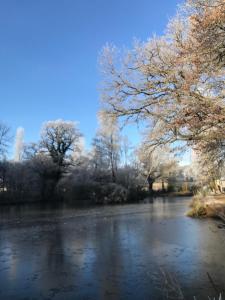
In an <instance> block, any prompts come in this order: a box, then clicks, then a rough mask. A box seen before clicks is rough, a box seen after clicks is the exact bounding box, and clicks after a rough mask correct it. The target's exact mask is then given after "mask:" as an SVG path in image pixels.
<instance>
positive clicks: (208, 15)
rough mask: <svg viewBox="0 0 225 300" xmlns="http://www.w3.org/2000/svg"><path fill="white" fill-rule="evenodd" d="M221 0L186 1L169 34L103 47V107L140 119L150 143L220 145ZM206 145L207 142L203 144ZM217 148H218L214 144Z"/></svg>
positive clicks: (224, 24) (224, 14) (224, 10)
mask: <svg viewBox="0 0 225 300" xmlns="http://www.w3.org/2000/svg"><path fill="white" fill-rule="evenodd" d="M224 28H225V3H224V0H207V1H202V0H189V1H187V3H186V5H185V6H184V7H183V9H182V10H180V12H179V13H178V16H177V17H176V18H175V19H174V20H172V21H171V22H170V24H169V27H168V33H167V34H165V35H164V36H162V37H160V38H157V37H156V38H152V39H149V40H148V41H146V42H143V43H136V44H135V45H134V47H133V49H131V50H130V51H127V52H125V53H123V52H122V51H120V50H118V49H116V48H115V47H113V46H106V47H105V49H104V50H103V54H102V59H101V64H102V67H103V78H104V79H103V90H102V102H103V108H104V109H105V111H106V112H107V113H108V114H109V115H110V116H115V117H122V118H126V120H127V119H128V120H132V119H133V120H135V121H144V122H146V123H147V125H148V130H149V132H150V134H149V142H150V143H151V144H152V146H155V145H157V146H160V145H165V144H169V143H170V144H171V143H175V142H177V141H183V142H185V145H191V146H192V147H198V148H199V149H200V148H201V147H203V148H202V149H203V150H204V147H208V148H210V147H209V144H210V143H211V141H212V140H216V144H217V145H220V144H221V141H223V140H224V139H225V135H224V126H225V106H224V95H225V91H224V83H225V82H224V78H225V73H224V70H225V68H224V66H225V65H224V57H225V56H224V54H225V51H224V39H225V30H224ZM208 143H209V144H208ZM218 150H219V151H220V150H221V149H219V148H218Z"/></svg>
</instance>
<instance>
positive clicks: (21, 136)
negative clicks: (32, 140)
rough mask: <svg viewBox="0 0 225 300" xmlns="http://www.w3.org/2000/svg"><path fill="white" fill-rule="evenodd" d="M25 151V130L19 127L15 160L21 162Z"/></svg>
mask: <svg viewBox="0 0 225 300" xmlns="http://www.w3.org/2000/svg"><path fill="white" fill-rule="evenodd" d="M23 149H24V128H22V127H19V128H17V131H16V138H15V148H14V160H15V161H17V162H18V161H21V159H22V155H23Z"/></svg>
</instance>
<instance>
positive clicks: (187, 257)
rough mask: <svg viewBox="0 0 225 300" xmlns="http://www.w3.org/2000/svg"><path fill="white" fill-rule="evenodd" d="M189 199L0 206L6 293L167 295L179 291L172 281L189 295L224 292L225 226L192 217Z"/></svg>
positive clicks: (1, 275) (154, 299)
mask: <svg viewBox="0 0 225 300" xmlns="http://www.w3.org/2000/svg"><path fill="white" fill-rule="evenodd" d="M189 203H190V198H185V197H182V198H179V197H177V198H156V199H154V201H153V203H145V204H144V203H143V204H129V205H128V204H127V205H115V206H99V207H92V208H74V207H66V206H64V207H45V208H43V207H40V206H36V205H20V206H9V207H8V206H2V207H0V299H2V300H17V299H21V300H22V299H24V300H25V299H26V300H28V299H32V300H34V299H37V300H39V299H43V300H47V299H48V300H49V299H54V300H58V299H65V300H70V299H71V300H76V299H129V300H131V299H139V300H141V299H146V300H147V299H151V300H158V299H159V300H162V299H164V296H165V295H166V293H169V296H168V299H169V297H172V296H173V292H172V291H169V290H170V289H171V288H174V289H175V290H176V293H179V289H180V290H182V293H183V295H184V296H185V299H193V296H196V297H197V299H207V296H208V295H209V296H215V295H216V290H218V291H220V292H222V293H224V289H225V249H224V248H225V247H224V246H225V231H224V230H223V229H219V228H218V227H217V225H218V222H216V221H214V220H197V219H191V218H188V217H186V216H185V213H186V212H187V210H188V205H189ZM166 279H167V280H166ZM168 280H169V283H168V282H167V281H168ZM171 282H172V283H171ZM177 297H178V296H177ZM177 299H178V298H177Z"/></svg>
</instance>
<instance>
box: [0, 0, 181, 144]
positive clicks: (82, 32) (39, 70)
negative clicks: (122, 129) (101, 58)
mask: <svg viewBox="0 0 225 300" xmlns="http://www.w3.org/2000/svg"><path fill="white" fill-rule="evenodd" d="M178 3H181V1H179V0H157V1H155V0H0V39H1V42H0V102H1V108H0V120H2V121H4V122H6V123H7V124H8V125H10V126H11V128H12V132H13V133H15V130H16V128H17V127H19V126H22V127H24V128H25V140H26V141H27V142H29V141H37V140H38V138H39V133H40V127H41V124H42V123H43V122H44V121H47V120H54V119H58V118H62V119H65V120H76V121H79V122H80V130H81V132H82V133H83V134H84V135H85V138H86V140H87V144H89V143H90V141H91V138H92V137H93V136H94V134H95V131H96V128H97V120H96V112H97V110H98V106H99V92H98V86H99V82H100V75H99V71H98V62H97V61H98V55H99V52H100V51H101V49H102V47H103V46H104V45H105V44H106V43H107V42H109V43H113V44H115V45H117V46H119V47H121V46H126V47H130V46H131V44H132V41H133V39H134V38H138V39H140V40H146V39H147V38H148V37H150V36H152V34H154V33H155V34H157V35H161V34H163V31H164V30H165V27H166V24H167V22H168V20H169V18H170V17H172V16H173V15H174V14H175V13H176V6H177V4H178ZM130 138H131V137H130ZM131 139H132V138H131Z"/></svg>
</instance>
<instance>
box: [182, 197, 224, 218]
mask: <svg viewBox="0 0 225 300" xmlns="http://www.w3.org/2000/svg"><path fill="white" fill-rule="evenodd" d="M190 206H191V210H190V211H189V212H188V213H187V215H188V216H189V217H205V218H207V217H209V218H220V219H222V220H223V221H224V222H225V194H219V195H218V194H216V195H207V196H203V195H196V196H194V197H193V199H192V203H191V205H190Z"/></svg>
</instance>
